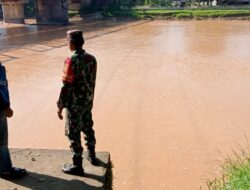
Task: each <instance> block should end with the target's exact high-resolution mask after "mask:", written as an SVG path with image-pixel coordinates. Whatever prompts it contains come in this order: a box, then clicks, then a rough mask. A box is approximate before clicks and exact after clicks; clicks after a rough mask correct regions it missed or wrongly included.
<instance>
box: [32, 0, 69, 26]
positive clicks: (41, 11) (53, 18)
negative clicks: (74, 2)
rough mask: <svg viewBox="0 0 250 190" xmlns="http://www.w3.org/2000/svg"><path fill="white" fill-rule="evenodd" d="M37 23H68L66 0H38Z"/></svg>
mask: <svg viewBox="0 0 250 190" xmlns="http://www.w3.org/2000/svg"><path fill="white" fill-rule="evenodd" d="M37 4H38V15H37V24H68V22H69V19H68V4H67V0H53V1H51V0H38V2H37Z"/></svg>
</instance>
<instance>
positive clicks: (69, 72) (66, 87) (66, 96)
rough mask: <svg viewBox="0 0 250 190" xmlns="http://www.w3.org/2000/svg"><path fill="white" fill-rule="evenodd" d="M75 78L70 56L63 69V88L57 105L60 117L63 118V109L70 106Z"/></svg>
mask: <svg viewBox="0 0 250 190" xmlns="http://www.w3.org/2000/svg"><path fill="white" fill-rule="evenodd" d="M74 78H75V77H74V73H73V69H72V61H71V59H70V58H67V59H66V60H65V63H64V69H63V78H62V82H63V86H62V88H61V92H60V95H59V99H58V101H57V107H58V111H57V114H58V117H59V119H63V116H62V110H63V109H64V108H67V107H68V106H69V103H70V102H69V100H70V97H71V89H72V83H73V81H74Z"/></svg>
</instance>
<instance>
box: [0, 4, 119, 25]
mask: <svg viewBox="0 0 250 190" xmlns="http://www.w3.org/2000/svg"><path fill="white" fill-rule="evenodd" d="M113 1H114V0H36V1H35V7H36V20H37V24H55V23H56V24H68V22H69V19H68V6H69V7H78V8H80V7H81V6H82V5H86V4H91V3H94V4H96V5H101V6H102V5H105V4H106V5H107V4H109V3H111V2H113ZM28 2H29V0H0V4H1V5H2V9H3V17H4V22H5V23H20V24H22V23H24V21H25V16H24V4H26V3H28Z"/></svg>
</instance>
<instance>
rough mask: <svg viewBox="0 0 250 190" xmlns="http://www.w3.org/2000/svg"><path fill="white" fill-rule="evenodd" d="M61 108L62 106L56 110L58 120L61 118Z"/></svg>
mask: <svg viewBox="0 0 250 190" xmlns="http://www.w3.org/2000/svg"><path fill="white" fill-rule="evenodd" d="M62 110H63V109H62V108H58V110H57V115H58V118H59V119H60V120H62V119H63V116H62Z"/></svg>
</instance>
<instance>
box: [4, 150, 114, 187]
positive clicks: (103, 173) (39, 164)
mask: <svg viewBox="0 0 250 190" xmlns="http://www.w3.org/2000/svg"><path fill="white" fill-rule="evenodd" d="M11 157H12V161H13V165H14V166H18V167H23V168H26V169H27V170H28V175H27V176H26V177H24V178H23V179H21V180H10V181H8V180H4V179H1V180H0V189H1V190H28V189H33V190H83V189H84V190H109V189H111V183H110V180H111V178H110V177H111V176H110V175H111V168H110V155H109V153H107V152H98V153H97V157H98V159H99V161H100V166H97V167H96V166H92V165H91V164H90V163H89V162H88V161H87V160H86V159H84V162H83V165H84V170H85V173H86V174H85V176H84V177H80V176H71V175H66V174H64V173H62V172H61V168H62V166H63V164H64V163H70V162H71V156H70V152H69V151H66V150H34V149H13V150H11Z"/></svg>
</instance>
